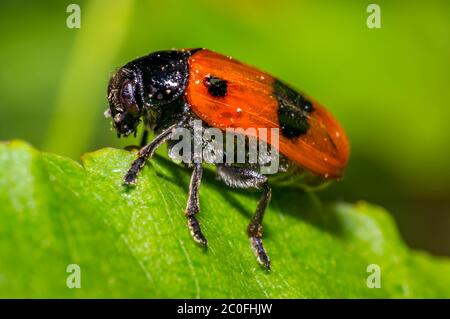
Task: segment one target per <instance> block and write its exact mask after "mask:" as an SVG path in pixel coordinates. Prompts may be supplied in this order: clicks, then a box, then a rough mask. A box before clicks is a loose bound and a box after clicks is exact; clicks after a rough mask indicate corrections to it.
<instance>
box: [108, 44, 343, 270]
mask: <svg viewBox="0 0 450 319" xmlns="http://www.w3.org/2000/svg"><path fill="white" fill-rule="evenodd" d="M108 100H109V110H107V113H108V115H109V116H111V117H112V119H113V127H114V129H115V130H116V131H117V134H118V136H119V137H120V136H121V135H124V136H128V135H130V134H132V133H134V134H135V135H136V131H137V127H138V124H139V123H140V122H141V121H143V122H144V134H143V142H142V148H141V149H140V150H139V152H138V153H137V157H136V159H135V160H134V162H133V163H132V164H131V166H130V168H129V170H128V172H127V173H126V174H125V176H124V178H123V182H124V184H126V185H134V184H136V181H137V176H138V174H139V172H140V171H141V170H142V168H143V167H144V165H145V163H146V160H148V159H150V158H151V157H152V155H153V154H154V152H155V150H156V149H157V148H158V147H159V146H161V145H162V144H163V143H165V142H169V150H170V149H171V148H172V147H173V143H171V142H170V139H171V136H172V134H173V132H174V130H175V129H177V128H181V127H184V128H186V127H187V128H192V121H193V120H200V121H201V122H202V123H203V124H204V125H205V126H206V127H214V128H217V129H220V130H226V129H229V128H242V129H244V130H246V129H248V128H267V129H269V128H270V129H274V128H275V129H278V130H279V131H280V134H279V136H278V145H277V148H276V150H277V151H279V153H280V156H281V158H280V162H281V163H282V164H281V165H280V166H279V168H278V171H277V172H276V174H275V175H267V174H264V173H262V172H261V165H258V164H256V165H255V164H249V163H231V164H230V163H223V162H218V163H216V167H217V173H218V177H219V179H221V180H222V181H223V182H224V183H225V184H226V185H228V186H230V187H234V188H253V189H257V190H260V191H261V192H262V194H261V198H260V200H259V203H258V205H257V208H256V211H255V213H254V215H253V217H252V219H251V221H250V223H249V225H248V228H247V234H248V237H249V239H250V243H251V246H252V248H253V250H254V253H255V256H256V258H257V260H258V262H259V263H260V264H261V265H263V266H265V267H266V268H268V269H270V259H269V257H268V255H267V253H266V250H265V248H264V246H263V242H262V230H263V227H262V222H263V217H264V212H265V210H266V207H267V206H268V204H269V201H270V198H271V194H272V188H271V185H272V184H277V183H280V184H285V183H286V182H289V183H302V184H303V185H306V186H308V185H309V186H317V185H321V184H323V183H326V182H327V181H330V180H336V179H340V178H341V176H342V174H343V172H344V169H345V167H346V165H347V161H348V157H349V142H348V139H347V137H346V134H345V132H344V130H343V129H342V127H341V126H340V125H339V123H338V122H337V121H336V120H335V119H334V118H333V117H332V115H331V114H330V113H329V112H328V111H327V110H326V109H325V108H324V107H323V106H321V105H320V104H319V103H318V102H316V101H315V100H313V99H312V98H310V97H308V96H306V95H305V94H303V93H301V92H300V91H298V90H295V89H293V88H291V87H290V86H288V85H287V84H285V83H284V82H282V81H280V80H278V79H277V78H275V77H273V76H271V75H270V74H268V73H265V72H262V71H259V70H258V69H256V68H253V67H251V66H248V65H246V64H243V63H241V62H239V61H237V60H235V59H233V58H231V57H228V56H225V55H222V54H219V53H216V52H213V51H210V50H207V49H182V50H167V51H158V52H154V53H151V54H149V55H147V56H144V57H141V58H137V59H135V60H133V61H131V62H129V63H127V64H125V65H124V66H123V67H121V68H120V69H118V71H117V72H115V73H114V74H113V75H112V77H111V79H110V81H109V85H108ZM149 130H151V131H153V132H154V133H155V137H154V139H153V140H152V141H151V142H150V143H148V144H147V143H146V138H147V133H148V131H149ZM245 132H247V131H244V133H243V135H248V136H246V137H250V135H251V134H250V133H248V134H247V133H245ZM253 137H255V136H253ZM256 138H258V136H256ZM203 142H204V144H207V143H209V142H208V141H203ZM267 142H269V143H270V141H269V140H268V139H267ZM272 146H274V145H272ZM169 153H170V152H169ZM189 165H190V167H192V168H193V170H192V176H191V180H190V185H189V195H188V200H187V205H186V209H185V215H186V217H187V221H188V227H189V229H190V232H191V235H192V237H193V239H194V240H195V241H196V242H197V243H199V244H201V245H204V246H206V245H207V240H206V237H205V236H204V235H203V233H202V231H201V228H200V224H199V222H198V220H197V218H196V214H197V213H198V212H199V211H200V205H199V188H200V182H201V178H202V172H203V166H202V162H198V161H192V162H191V163H190V164H189Z"/></svg>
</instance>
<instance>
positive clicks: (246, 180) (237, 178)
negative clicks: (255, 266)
mask: <svg viewBox="0 0 450 319" xmlns="http://www.w3.org/2000/svg"><path fill="white" fill-rule="evenodd" d="M217 172H218V174H219V178H220V179H221V180H222V181H223V182H224V183H225V184H227V185H228V186H230V187H234V188H256V189H259V190H262V191H263V193H262V195H261V198H260V199H259V202H258V206H257V208H256V211H255V213H254V215H253V217H252V219H251V221H250V224H249V225H248V227H247V234H248V237H249V239H250V244H251V246H252V248H253V251H254V253H255V256H256V258H257V259H258V262H259V263H260V264H261V265H263V266H265V267H266V268H267V269H270V259H269V256H268V255H267V252H266V250H265V248H264V245H263V242H262V231H263V225H262V223H263V218H264V212H265V211H266V208H267V206H268V204H269V202H270V198H271V197H272V189H271V188H270V186H269V183H268V180H267V177H266V176H264V175H262V174H260V173H258V172H256V171H254V170H252V169H250V168H245V167H236V166H231V165H226V164H221V165H217Z"/></svg>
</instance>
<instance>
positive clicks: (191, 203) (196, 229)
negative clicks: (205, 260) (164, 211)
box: [185, 163, 208, 246]
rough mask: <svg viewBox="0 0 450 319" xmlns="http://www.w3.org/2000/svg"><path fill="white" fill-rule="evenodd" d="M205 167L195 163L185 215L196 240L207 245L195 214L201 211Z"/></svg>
mask: <svg viewBox="0 0 450 319" xmlns="http://www.w3.org/2000/svg"><path fill="white" fill-rule="evenodd" d="M202 174H203V168H202V164H201V163H194V171H193V172H192V176H191V182H190V184H189V197H188V201H187V205H186V210H185V215H186V217H187V219H188V227H189V230H190V231H191V235H192V238H194V240H195V241H196V242H197V243H199V244H201V245H203V246H206V245H207V243H208V241H207V240H206V238H205V236H203V233H202V231H201V229H200V224H199V222H198V220H197V218H195V215H196V214H197V213H198V212H199V211H200V202H199V189H200V182H201V180H202Z"/></svg>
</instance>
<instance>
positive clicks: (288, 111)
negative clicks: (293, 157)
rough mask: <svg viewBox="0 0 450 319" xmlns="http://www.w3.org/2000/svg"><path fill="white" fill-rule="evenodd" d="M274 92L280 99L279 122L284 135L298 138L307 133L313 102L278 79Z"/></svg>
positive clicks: (278, 99)
mask: <svg viewBox="0 0 450 319" xmlns="http://www.w3.org/2000/svg"><path fill="white" fill-rule="evenodd" d="M273 94H274V96H275V97H276V99H277V101H278V122H279V124H280V128H281V133H282V134H283V136H285V137H288V138H296V137H299V136H301V135H304V134H306V133H307V132H308V130H309V127H310V124H309V122H308V117H309V114H310V113H311V112H313V111H314V107H313V105H312V103H311V102H310V101H309V100H307V99H306V98H305V97H304V96H303V95H302V94H300V93H298V92H297V91H295V90H293V89H291V88H290V87H289V86H287V85H286V84H284V83H282V82H280V81H278V80H277V81H275V83H274V84H273Z"/></svg>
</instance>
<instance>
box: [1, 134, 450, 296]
mask: <svg viewBox="0 0 450 319" xmlns="http://www.w3.org/2000/svg"><path fill="white" fill-rule="evenodd" d="M134 156H135V155H134V154H133V153H130V152H127V151H124V150H117V149H109V148H107V149H102V150H99V151H96V152H94V153H90V154H86V155H85V156H84V157H83V159H82V162H83V166H82V165H80V164H78V163H76V162H74V161H72V160H70V159H66V158H62V157H59V156H56V155H52V154H46V153H40V152H38V151H36V150H34V149H33V148H32V147H30V146H29V145H27V144H25V143H23V142H20V141H12V142H9V143H1V144H0V207H1V208H0V297H25V298H26V297H33V298H34V297H41V298H45V297H58V298H59V297H68V298H72V297H76V298H81V297H85V298H91V297H106V298H109V297H138V298H139V297H143V298H147V297H148V298H156V297H159V298H165V297H175V298H194V297H201V298H218V297H231V298H266V297H267V298H333V297H361V298H372V297H381V298H390V297H414V298H415V297H417V298H419V297H426V298H427V297H447V298H448V297H450V289H448V287H450V261H449V260H448V259H443V258H442V259H438V258H434V257H430V256H428V255H426V254H425V253H419V252H414V251H411V250H410V249H408V248H407V247H406V246H405V244H404V243H403V242H402V240H401V239H400V237H399V235H398V231H397V230H396V227H395V225H394V223H393V220H392V218H391V217H390V215H389V214H388V213H387V212H386V211H384V210H383V209H382V208H380V207H376V206H372V205H369V204H367V203H363V202H361V203H357V204H355V205H352V204H346V203H337V204H329V205H322V204H320V202H319V201H318V200H317V198H316V197H314V196H313V195H312V194H308V193H304V192H301V191H299V190H297V189H286V188H284V189H275V190H274V194H273V200H272V203H271V205H270V208H269V210H268V212H267V214H266V219H265V230H264V231H265V235H264V239H265V245H266V248H267V250H268V253H269V255H270V256H271V259H272V270H271V271H266V270H264V269H263V268H261V267H260V266H259V265H258V264H257V262H256V260H255V257H254V256H253V252H252V250H251V249H250V245H249V241H248V239H247V237H246V233H245V229H246V225H247V223H248V221H249V219H250V216H251V214H252V212H253V210H254V209H255V207H256V201H257V197H258V194H257V193H252V192H248V191H242V190H238V191H236V190H231V189H228V188H226V187H224V186H223V185H222V184H221V183H220V182H219V181H216V180H215V178H214V173H213V172H212V171H208V172H207V173H206V174H205V177H204V180H203V184H202V187H201V191H200V194H201V199H200V203H201V208H202V211H201V213H200V215H199V219H200V222H201V224H202V228H203V231H204V233H205V235H206V236H207V238H208V239H209V246H208V248H207V249H203V248H201V247H199V246H198V245H196V244H195V243H194V241H193V240H192V239H191V237H190V234H189V232H188V230H187V226H186V220H185V217H184V215H183V211H184V207H185V201H186V196H187V188H188V183H189V177H190V172H189V170H188V169H185V168H182V167H181V166H179V165H176V164H174V163H172V162H170V161H169V160H167V159H165V158H162V157H159V156H157V157H156V158H154V159H153V160H152V161H151V162H150V164H149V165H147V166H146V168H145V169H144V171H143V174H142V176H141V177H140V179H139V182H138V185H137V186H136V187H135V188H133V189H127V188H125V187H124V186H122V185H121V182H122V176H123V174H124V173H125V171H126V169H127V167H128V165H129V164H130V162H131V161H132V160H133V158H134ZM70 264H78V265H79V266H80V269H81V277H80V278H81V288H79V289H76V288H75V289H69V288H68V287H67V285H66V279H67V277H68V276H69V275H70V273H68V272H66V269H67V266H68V265H70ZM370 264H377V265H379V267H380V269H381V288H368V287H367V284H366V280H367V277H368V276H369V275H370V274H371V273H368V272H367V267H368V265H370Z"/></svg>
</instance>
